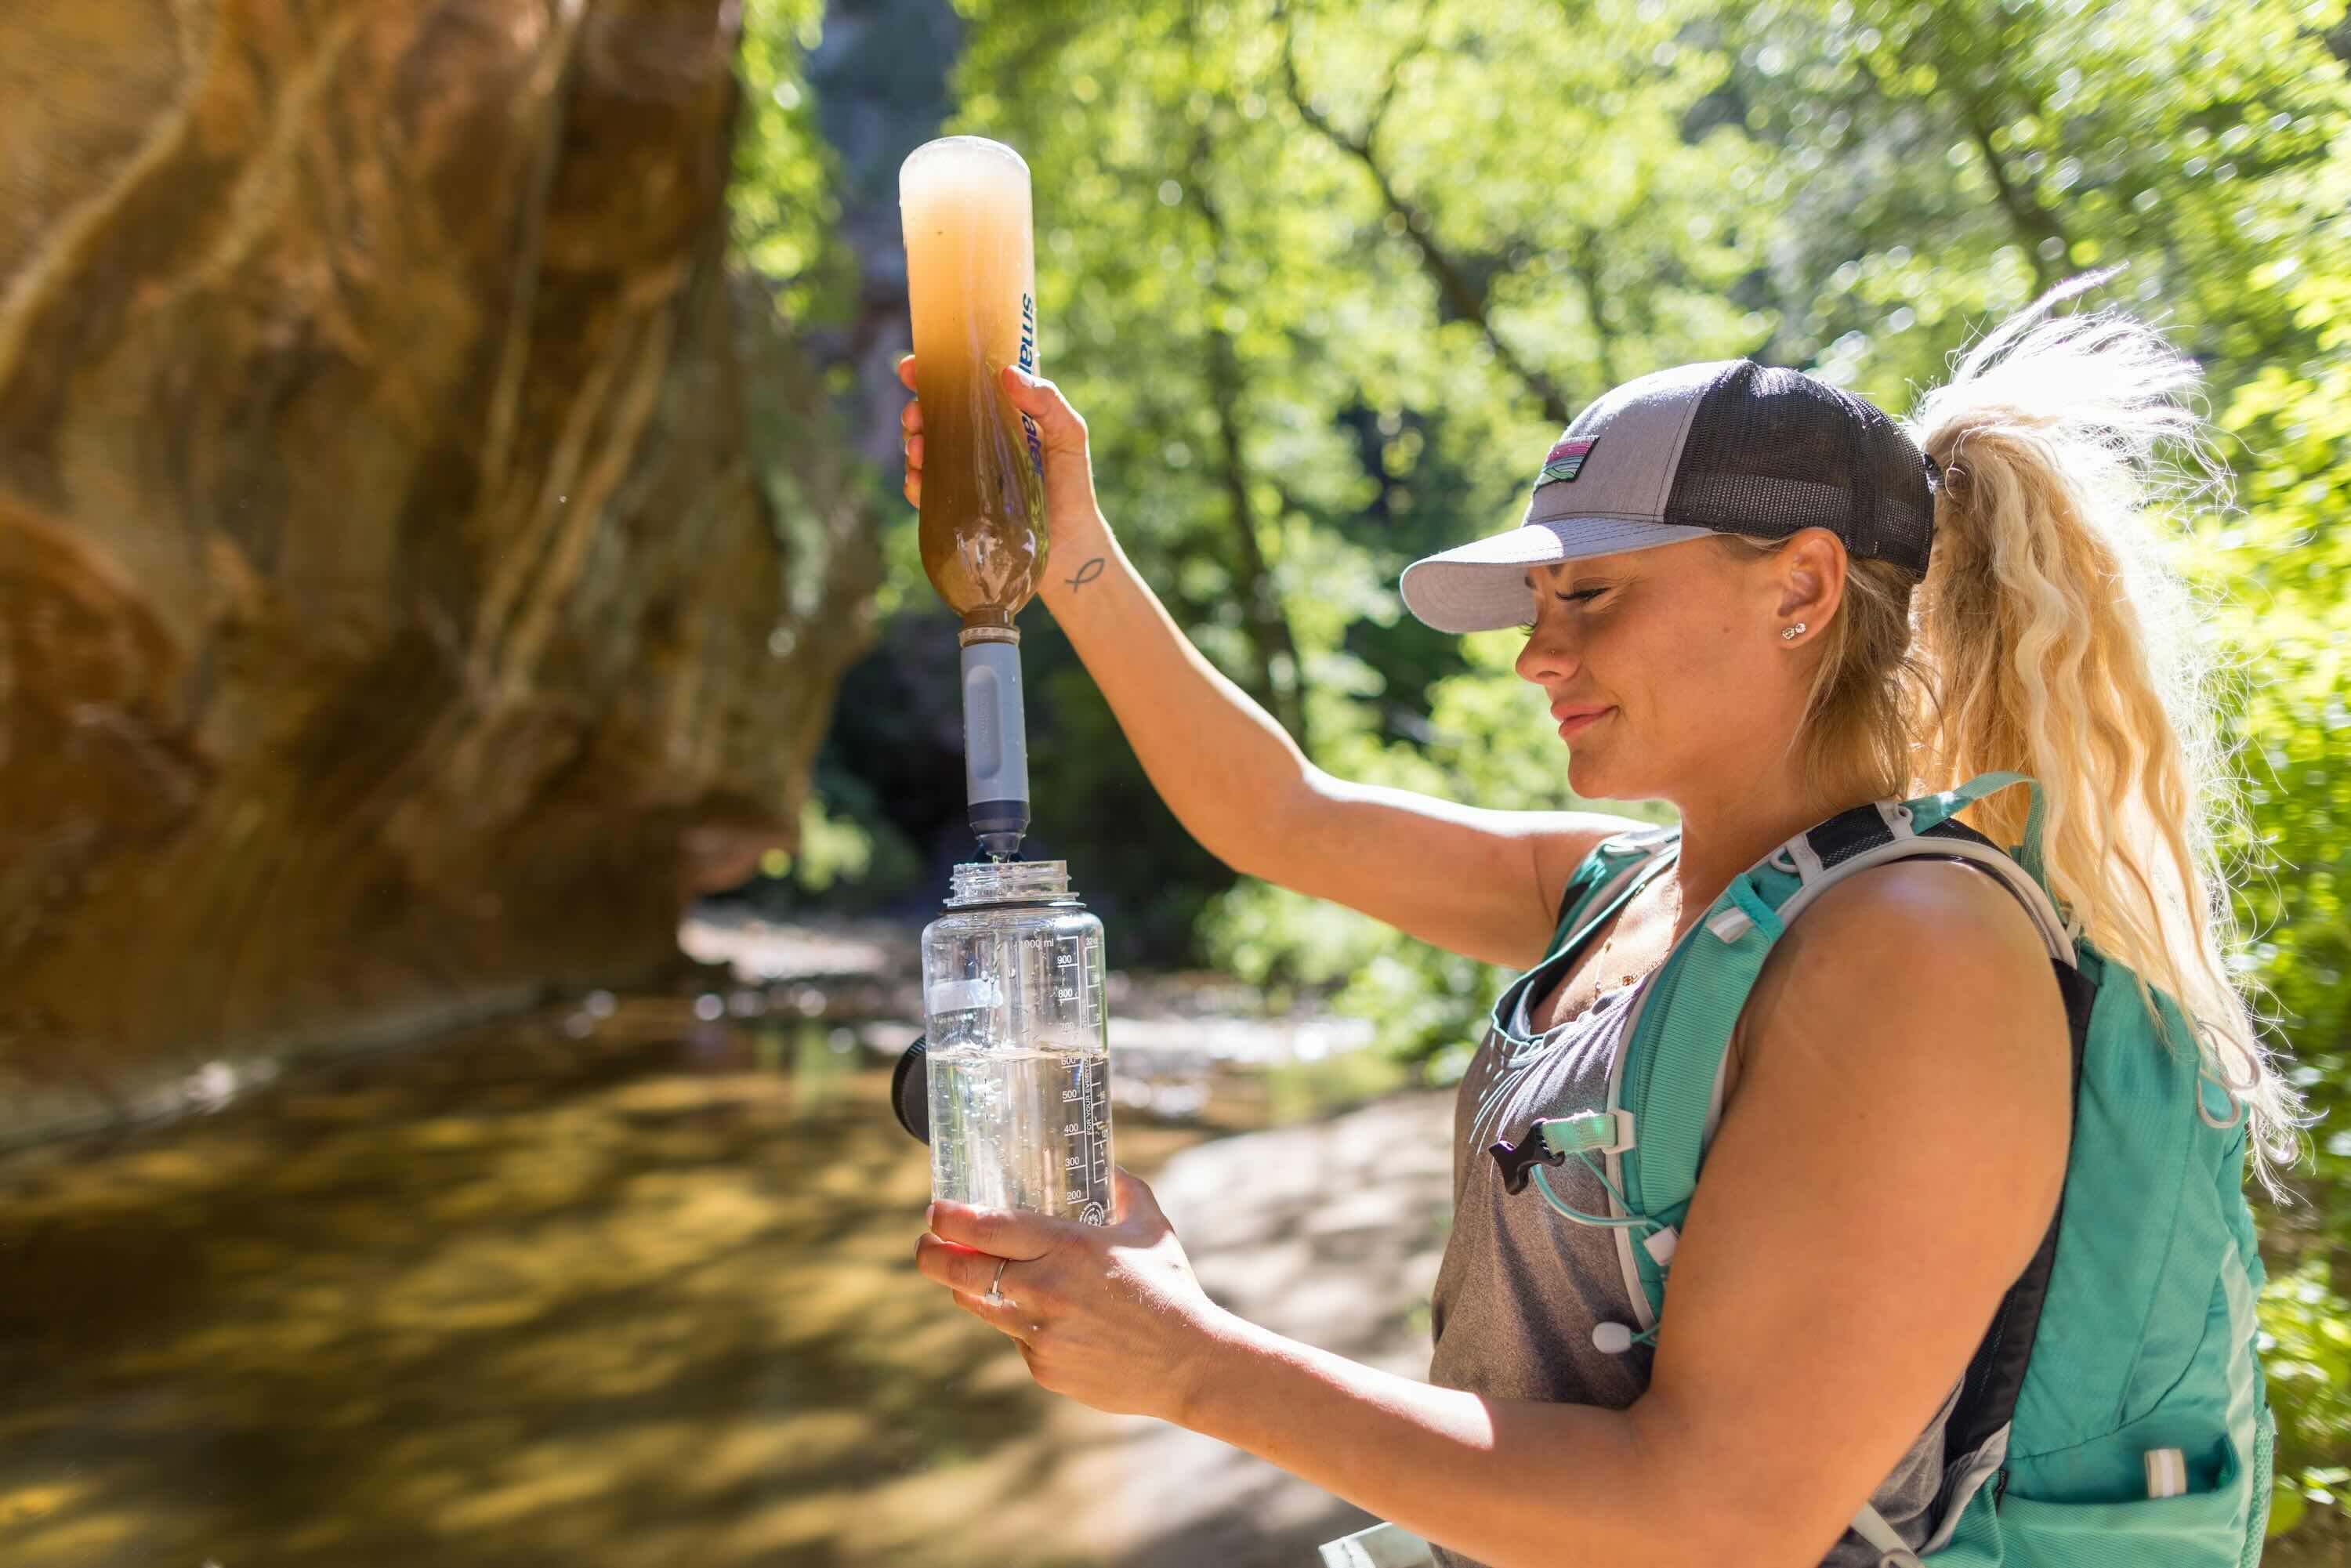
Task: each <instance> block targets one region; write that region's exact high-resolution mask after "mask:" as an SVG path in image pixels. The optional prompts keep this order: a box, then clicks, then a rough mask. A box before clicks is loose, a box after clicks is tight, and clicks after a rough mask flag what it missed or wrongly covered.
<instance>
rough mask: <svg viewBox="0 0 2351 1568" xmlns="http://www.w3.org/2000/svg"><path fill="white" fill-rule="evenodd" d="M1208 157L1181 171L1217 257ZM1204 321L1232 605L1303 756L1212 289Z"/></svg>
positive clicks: (1232, 359)
mask: <svg viewBox="0 0 2351 1568" xmlns="http://www.w3.org/2000/svg"><path fill="white" fill-rule="evenodd" d="M1209 152H1210V149H1209V145H1208V133H1207V128H1206V127H1203V128H1201V130H1200V131H1199V132H1198V133H1197V134H1196V136H1195V137H1194V138H1193V141H1192V156H1191V162H1190V163H1189V164H1188V165H1187V166H1186V169H1185V171H1184V183H1185V184H1186V187H1187V188H1188V190H1189V192H1190V193H1191V194H1192V196H1193V198H1194V200H1195V201H1196V203H1197V204H1198V205H1199V209H1200V217H1201V221H1202V222H1204V223H1205V224H1207V228H1208V237H1209V239H1210V240H1211V242H1212V243H1214V245H1215V246H1216V247H1217V249H1218V250H1219V251H1222V250H1223V248H1224V244H1225V217H1224V213H1223V212H1222V210H1221V209H1220V208H1219V207H1218V206H1217V199H1216V196H1215V194H1214V193H1212V192H1211V191H1210V190H1209V188H1208V180H1207V162H1208V156H1209ZM1207 329H1208V389H1209V398H1208V401H1209V402H1210V403H1212V404H1213V405H1214V406H1215V408H1216V413H1217V446H1218V447H1219V449H1220V452H1221V455H1222V458H1223V462H1222V464H1221V465H1220V466H1221V468H1222V471H1223V472H1222V476H1221V477H1222V479H1223V484H1224V491H1225V506H1226V510H1227V513H1228V516H1229V517H1230V518H1231V520H1232V528H1233V541H1234V543H1235V544H1236V545H1237V546H1238V549H1239V554H1240V576H1241V591H1240V593H1239V594H1238V599H1239V601H1240V605H1241V615H1242V620H1243V622H1244V624H1246V625H1247V626H1248V628H1249V644H1250V646H1251V648H1252V649H1253V650H1254V652H1255V653H1256V654H1257V664H1258V678H1259V682H1260V683H1261V684H1262V686H1263V691H1264V696H1265V701H1266V706H1268V707H1270V709H1272V711H1273V716H1274V718H1275V719H1276V721H1277V722H1279V723H1280V726H1281V727H1283V728H1284V729H1286V730H1288V731H1290V736H1291V737H1292V738H1293V739H1295V740H1296V741H1297V742H1298V744H1299V747H1301V749H1304V748H1305V747H1306V746H1307V733H1306V700H1305V690H1304V687H1305V681H1306V665H1305V664H1304V662H1303V661H1301V659H1300V658H1299V656H1298V640H1297V638H1296V637H1295V636H1294V635H1292V633H1291V632H1290V617H1289V614H1288V613H1287V612H1285V611H1284V610H1283V608H1282V604H1281V594H1280V590H1278V589H1277V588H1276V587H1275V586H1274V581H1273V571H1272V569H1271V568H1270V567H1269V566H1268V565H1267V563H1266V559H1265V542H1264V540H1262V539H1261V538H1259V537H1258V527H1257V507H1256V504H1255V503H1254V501H1252V499H1251V498H1250V496H1249V465H1248V461H1247V458H1246V457H1245V455H1243V453H1242V450H1241V416H1240V402H1241V398H1242V395H1243V393H1244V391H1245V387H1244V384H1243V383H1244V376H1243V373H1242V369H1241V361H1240V352H1239V350H1238V348H1237V347H1236V346H1235V344H1234V342H1233V336H1232V334H1231V333H1230V332H1228V331H1227V330H1226V329H1225V322H1224V300H1223V298H1222V297H1221V295H1220V294H1219V293H1218V292H1217V290H1216V289H1215V287H1213V286H1212V287H1211V289H1210V299H1209V307H1208V310H1207ZM1283 660H1286V661H1287V662H1288V664H1289V665H1290V674H1289V677H1288V678H1287V679H1281V678H1279V677H1277V676H1276V674H1275V673H1274V670H1275V665H1276V664H1277V662H1278V661H1283Z"/></svg>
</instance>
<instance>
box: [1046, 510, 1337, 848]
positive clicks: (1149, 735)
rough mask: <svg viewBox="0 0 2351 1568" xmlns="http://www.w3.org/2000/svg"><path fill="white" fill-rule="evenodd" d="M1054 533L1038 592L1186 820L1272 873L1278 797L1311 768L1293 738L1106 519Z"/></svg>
mask: <svg viewBox="0 0 2351 1568" xmlns="http://www.w3.org/2000/svg"><path fill="white" fill-rule="evenodd" d="M1071 536H1072V537H1068V538H1061V537H1057V538H1055V539H1054V540H1053V545H1052V553H1051V557H1050V563H1049V566H1048V569H1047V573H1046V576H1047V582H1046V585H1045V587H1044V588H1043V590H1042V591H1041V592H1040V597H1041V598H1042V599H1043V600H1044V601H1045V604H1046V607H1047V608H1048V609H1049V610H1050V611H1051V612H1052V614H1053V619H1054V621H1055V622H1058V623H1059V624H1060V626H1061V630H1062V632H1063V633H1064V634H1065V635H1067V636H1068V638H1069V639H1070V643H1071V646H1072V647H1074V648H1075V649H1076V650H1077V652H1078V655H1079V657H1080V658H1081V659H1083V660H1084V661H1085V664H1086V669H1087V672H1088V673H1089V674H1092V677H1093V679H1094V684H1095V685H1097V686H1099V687H1100V688H1101V689H1102V695H1103V697H1104V698H1105V699H1107V700H1108V702H1109V703H1110V707H1111V712H1112V713H1113V715H1114V716H1116V717H1117V719H1118V723H1119V728H1120V729H1121V730H1122V731H1123V732H1124V734H1125V736H1126V739H1127V744H1128V745H1130V746H1132V747H1134V754H1135V757H1136V758H1137V759H1138V760H1140V761H1141V762H1142V764H1143V768H1144V773H1145V774H1147V775H1148V776H1149V777H1150V779H1151V784H1152V788H1153V789H1155V790H1157V791H1158V793H1159V797H1160V799H1162V800H1165V801H1166V802H1167V806H1168V809H1169V810H1172V811H1173V812H1175V817H1176V820H1177V821H1180V822H1182V823H1183V824H1184V828H1185V831H1187V832H1189V833H1190V834H1191V835H1192V836H1193V837H1194V838H1195V839H1196V840H1198V841H1200V844H1201V845H1202V847H1204V848H1205V849H1207V851H1208V852H1209V853H1211V854H1213V855H1215V856H1217V858H1218V859H1219V860H1222V861H1223V862H1225V863H1227V864H1228V865H1230V866H1232V867H1233V868H1234V869H1235V870H1237V871H1241V872H1246V873H1252V874H1259V875H1262V874H1265V873H1266V868H1265V864H1264V855H1265V852H1266V850H1267V848H1268V847H1269V846H1270V843H1272V842H1273V841H1274V839H1275V835H1274V834H1273V833H1272V832H1271V831H1269V830H1270V823H1271V822H1272V821H1273V820H1274V818H1275V814H1276V813H1275V810H1274V809H1275V808H1276V807H1277V806H1278V805H1279V803H1280V802H1281V801H1282V800H1285V799H1287V798H1288V797H1289V796H1290V793H1291V792H1292V791H1294V790H1295V789H1298V788H1299V786H1300V785H1301V782H1302V780H1303V779H1304V778H1305V771H1306V758H1305V756H1304V754H1303V753H1301V751H1300V750H1299V749H1298V746H1297V743H1296V742H1295V741H1293V740H1292V739H1291V738H1290V736H1289V734H1288V733H1287V732H1286V731H1284V730H1283V729H1282V727H1280V725H1279V724H1277V723H1276V722H1275V721H1274V719H1273V718H1272V716H1270V715H1269V714H1268V713H1267V712H1266V711H1265V710H1264V709H1263V708H1262V707H1260V706H1258V704H1257V703H1256V702H1255V701H1254V700H1252V699H1251V698H1250V697H1249V694H1248V693H1246V692H1244V691H1242V690H1241V689H1240V688H1239V687H1238V686H1237V685H1234V684H1233V683H1232V682H1231V681H1230V680H1228V679H1227V678H1226V677H1225V676H1224V674H1222V673H1220V672H1219V671H1218V670H1217V668H1216V666H1215V665H1213V664H1210V663H1209V662H1208V660H1207V657H1206V656H1205V655H1203V654H1202V653H1200V651H1199V650H1198V649H1197V648H1196V647H1194V646H1193V645H1192V643H1191V640H1190V639H1189V638H1187V637H1186V636H1185V635H1184V633H1183V632H1182V631H1181V630H1180V629H1179V628H1178V627H1177V626H1176V624H1175V621H1174V619H1173V618H1172V617H1170V616H1169V615H1168V613H1167V611H1166V608H1165V606H1164V605H1162V604H1161V603H1160V602H1159V600H1158V598H1157V597H1156V596H1155V594H1153V592H1152V591H1151V590H1150V588H1149V586H1148V585H1146V584H1145V583H1144V580H1143V579H1142V577H1141V576H1140V575H1139V574H1138V573H1137V572H1136V571H1135V570H1134V566H1133V565H1132V563H1130V562H1129V561H1128V560H1127V559H1126V553H1125V552H1124V551H1123V550H1122V549H1120V548H1119V546H1118V541H1117V540H1116V539H1115V538H1113V537H1112V535H1111V532H1110V530H1109V528H1107V527H1106V526H1104V525H1102V523H1101V521H1100V520H1099V518H1097V519H1095V520H1094V521H1093V523H1092V526H1081V527H1080V528H1076V529H1073V530H1071Z"/></svg>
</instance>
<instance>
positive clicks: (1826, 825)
mask: <svg viewBox="0 0 2351 1568" xmlns="http://www.w3.org/2000/svg"><path fill="white" fill-rule="evenodd" d="M2031 782H2032V781H2031V780H2030V779H2024V778H2022V776H2021V775H2017V774H1987V775H1985V776H1983V777H1982V778H1980V779H1970V781H1969V782H1968V783H1967V784H1965V785H1962V786H1960V787H1959V789H1952V790H1947V791H1945V792H1944V793H1942V794H1940V795H1934V796H1928V797H1923V798H1921V799H1920V800H1908V801H1900V802H1893V801H1878V802H1873V803H1872V804H1870V805H1866V806H1859V807H1855V809H1853V810H1849V811H1844V812H1842V813H1840V814H1839V815H1837V816H1835V817H1833V818H1831V819H1830V820H1829V821H1825V822H1823V823H1822V824H1820V825H1819V826H1818V827H1815V828H1813V829H1811V830H1809V831H1805V832H1803V833H1800V834H1798V835H1797V836H1796V837H1795V838H1793V839H1791V840H1789V841H1787V842H1786V843H1785V844H1782V846H1781V847H1780V848H1779V849H1777V850H1775V851H1774V852H1772V853H1771V854H1770V855H1769V856H1767V857H1765V858H1764V859H1763V860H1761V861H1760V862H1757V863H1756V864H1755V865H1754V866H1752V867H1750V868H1749V870H1747V871H1746V872H1744V873H1740V875H1738V876H1736V877H1733V878H1732V879H1731V881H1730V885H1729V887H1726V888H1725V889H1723V891H1722V894H1721V895H1720V896H1719V897H1718V898H1717V899H1716V900H1715V901H1714V903H1713V904H1712V905H1711V906H1709V907H1708V911H1707V914H1706V915H1705V917H1704V918H1703V919H1701V920H1700V921H1699V922H1698V924H1697V925H1694V926H1692V927H1691V928H1690V929H1689V930H1688V931H1687V933H1685V934H1684V936H1683V937H1682V939H1681V941H1680V942H1679V943H1677V945H1676V946H1675V949H1674V952H1673V953H1672V955H1671V956H1668V957H1667V961H1666V964H1665V966H1664V967H1663V968H1662V969H1660V970H1659V971H1658V973H1657V975H1656V978H1655V979H1654V980H1652V981H1651V987H1652V991H1651V994H1650V995H1649V996H1647V997H1646V998H1643V1000H1642V1003H1641V1006H1640V1016H1639V1017H1638V1018H1636V1019H1635V1020H1634V1025H1633V1029H1632V1031H1631V1034H1630V1037H1629V1038H1628V1039H1627V1040H1626V1041H1625V1050H1624V1053H1623V1054H1624V1061H1623V1062H1622V1063H1621V1064H1620V1068H1619V1074H1620V1083H1619V1087H1618V1092H1617V1094H1616V1096H1615V1098H1614V1103H1613V1104H1612V1106H1611V1109H1621V1110H1625V1111H1629V1112H1631V1113H1632V1117H1633V1126H1634V1129H1635V1131H1634V1139H1635V1142H1634V1145H1633V1146H1632V1147H1631V1148H1628V1149H1626V1150H1625V1151H1624V1152H1623V1154H1622V1155H1621V1156H1620V1158H1621V1161H1622V1164H1621V1167H1620V1169H1621V1180H1622V1183H1623V1186H1624V1191H1625V1197H1626V1199H1627V1200H1628V1203H1629V1205H1630V1207H1631V1209H1632V1211H1633V1212H1634V1213H1636V1214H1642V1215H1646V1216H1647V1217H1648V1218H1650V1219H1651V1220H1653V1221H1655V1222H1656V1223H1657V1224H1658V1225H1659V1226H1662V1227H1664V1228H1668V1229H1670V1228H1677V1227H1678V1226H1679V1225H1680V1224H1681V1222H1682V1219H1683V1218H1684V1216H1685V1215H1686V1214H1687V1211H1688V1207H1689V1200H1690V1197H1691V1196H1692V1194H1694V1193H1695V1192H1696V1191H1697V1188H1698V1167H1699V1166H1700V1165H1701V1164H1702V1163H1703V1161H1704V1158H1705V1152H1706V1147H1707V1145H1708V1143H1710V1142H1711V1140H1712V1138H1713V1134H1714V1129H1715V1125H1716V1124H1717V1123H1718V1122H1719V1119H1720V1116H1721V1111H1722V1094H1723V1066H1724V1063H1725V1061H1727V1059H1728V1056H1729V1046H1730V1037H1731V1033H1732V1031H1733V1030H1735V1029H1736V1028H1737V1027H1738V1023H1739V1018H1740V1012H1741V1011H1742V1010H1743V1009H1745V1007H1746V1005H1747V998H1748V994H1749V993H1750V991H1751V990H1752V989H1753V988H1754V985H1755V980H1756V977H1758V976H1759V975H1760V974H1761V972H1762V967H1763V963H1764V960H1765V959H1766V958H1768V957H1769V956H1771V948H1772V947H1773V946H1775V945H1776V944H1777V943H1778V941H1779V939H1780V936H1781V935H1782V933H1783V932H1784V931H1785V930H1786V929H1787V926H1788V924H1789V922H1791V921H1792V920H1793V919H1794V918H1795V917H1796V916H1797V915H1800V914H1802V911H1803V909H1804V908H1805V907H1806V906H1807V905H1808V904H1811V902H1812V901H1813V899H1815V898H1817V897H1819V896H1820V894H1822V893H1823V892H1825V891H1826V890H1827V889H1828V888H1830V887H1833V886H1834V885H1835V884H1836V883H1839V882H1842V881H1844V879H1845V878H1846V877H1848V876H1852V875H1854V874H1855V873H1859V872H1861V871H1865V870H1866V869H1868V868H1869V867H1871V866H1875V865H1883V864H1886V862H1890V861H1896V860H1907V859H1915V858H1940V859H1960V860H1966V861H1968V862H1970V863H1973V864H1976V865H1978V866H1980V867H1981V868H1982V869H1984V870H1985V871H1987V872H1989V873H1991V874H1992V875H1994V876H1995V877H1997V878H1998V879H1999V880H2000V882H2001V884H2002V885H2003V886H2005V887H2007V888H2008V889H2009V891H2010V892H2011V894H2014V895H2015V897H2016V898H2017V901H2018V903H2019V904H2022V905H2023V907H2024V909H2025V911H2026V913H2027V914H2028V915H2030V916H2031V917H2032V921H2033V924H2034V925H2035V927H2036V929H2038V930H2039V931H2040V933H2041V935H2042V938H2043V942H2044V944H2045V945H2046V946H2048V948H2049V951H2050V956H2051V957H2052V959H2053V960H2054V961H2055V962H2057V963H2058V964H2059V965H2060V966H2061V967H2071V966H2072V965H2073V964H2074V944H2073V941H2072V938H2071V936H2070V934H2069V933H2068V931H2067V929H2066V926H2065V924H2064V920H2063V919H2062V918H2061V917H2060V915H2059V914H2058V912H2057V909H2056V906H2055V904H2053V902H2052V901H2051V899H2050V897H2049V895H2048V894H2047V892H2046V891H2045V890H2043V888H2042V886H2041V884H2040V883H2039V881H2038V880H2037V879H2036V878H2035V877H2034V876H2033V874H2032V872H2031V871H2030V870H2029V869H2027V868H2026V867H2024V866H2022V865H2021V864H2019V863H2018V860H2017V858H2016V857H2014V856H2011V854H2009V853H2007V852H2002V851H2001V849H1999V848H1998V847H1996V846H1994V845H1993V844H1992V843H1991V841H1990V840H1988V839H1986V838H1985V837H1984V836H1983V835H1982V834H1980V833H1978V832H1977V831H1974V830H1973V829H1971V828H1970V827H1968V826H1966V825H1965V824H1963V823H1961V822H1959V821H1954V820H1953V817H1954V814H1955V813H1956V812H1957V811H1958V810H1959V808H1960V807H1962V806H1964V805H1966V804H1967V803H1968V802H1969V801H1970V800H1977V799H1980V797H1982V796H1984V795H1987V794H1990V793H1991V792H1992V791H1993V790H1995V789H2005V788H2007V787H2008V786H2009V785H2011V784H2016V783H2027V784H2030V783H2031ZM2034 795H2035V809H2034V813H2033V816H2034V821H2033V824H2032V827H2033V828H2035V829H2037V827H2038V825H2039V823H2038V817H2039V808H2038V796H2039V789H2038V786H2035V787H2034ZM2030 837H2032V831H2030V830H2028V838H2030ZM1655 1240H1656V1239H1655V1238H1652V1239H1651V1241H1652V1243H1654V1242H1655ZM1619 1245H1620V1249H1621V1250H1622V1251H1624V1252H1625V1254H1627V1255H1628V1258H1629V1263H1630V1267H1629V1268H1628V1270H1627V1278H1628V1280H1629V1279H1630V1278H1632V1276H1633V1275H1634V1274H1635V1273H1637V1275H1638V1277H1639V1279H1640V1282H1641V1284H1642V1286H1643V1293H1644V1294H1645V1295H1646V1297H1647V1298H1648V1301H1647V1304H1648V1305H1649V1307H1650V1309H1651V1321H1650V1322H1649V1323H1645V1324H1644V1325H1643V1326H1644V1327H1645V1328H1646V1327H1650V1326H1653V1325H1654V1322H1655V1315H1656V1313H1657V1312H1661V1311H1662V1310H1663V1306H1664V1301H1665V1274H1666V1270H1665V1265H1664V1264H1663V1263H1662V1262H1659V1261H1658V1260H1656V1256H1655V1254H1656V1252H1658V1251H1660V1250H1662V1251H1664V1252H1666V1253H1667V1255H1668V1256H1670V1254H1671V1250H1672V1241H1671V1240H1670V1239H1667V1240H1666V1241H1665V1242H1664V1244H1663V1245H1662V1246H1661V1247H1660V1246H1657V1245H1654V1244H1652V1245H1645V1246H1640V1247H1635V1246H1634V1245H1632V1239H1631V1238H1630V1237H1629V1236H1626V1235H1625V1234H1624V1233H1623V1232H1620V1233H1619Z"/></svg>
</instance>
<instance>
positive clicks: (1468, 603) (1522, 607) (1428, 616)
mask: <svg viewBox="0 0 2351 1568" xmlns="http://www.w3.org/2000/svg"><path fill="white" fill-rule="evenodd" d="M1707 534H1714V529H1688V527H1674V524H1665V522H1644V519H1634V517H1556V519H1552V522H1531V524H1526V527H1521V529H1511V531H1510V534H1490V536H1489V538H1474V540H1469V543H1467V546H1456V548H1450V550H1441V552H1437V555H1425V557H1420V559H1417V562H1413V564H1411V567H1405V569H1404V580H1401V583H1399V588H1401V591H1404V607H1405V609H1408V612H1413V616H1417V618H1420V621H1425V623H1427V625H1434V628H1437V630H1439V632H1490V630H1498V628H1505V625H1523V623H1526V621H1528V618H1531V616H1533V612H1535V592H1533V591H1531V588H1528V585H1526V573H1528V569H1531V567H1554V564H1559V562H1577V559H1584V557H1589V555H1620V552H1625V550H1650V548H1656V546H1678V543H1681V540H1686V538H1705V536H1707Z"/></svg>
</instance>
